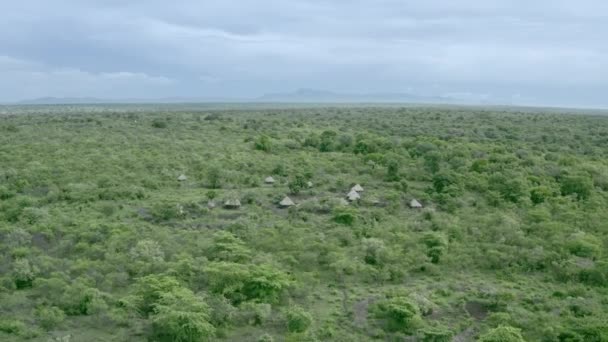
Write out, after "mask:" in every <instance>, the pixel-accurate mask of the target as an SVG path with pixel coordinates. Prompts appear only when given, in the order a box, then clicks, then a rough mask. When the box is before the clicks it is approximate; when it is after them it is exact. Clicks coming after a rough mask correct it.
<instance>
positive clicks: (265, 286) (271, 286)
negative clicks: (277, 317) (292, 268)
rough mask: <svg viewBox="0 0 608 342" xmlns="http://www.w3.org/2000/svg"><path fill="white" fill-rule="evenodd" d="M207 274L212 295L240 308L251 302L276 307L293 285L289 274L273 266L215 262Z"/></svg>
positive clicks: (206, 271)
mask: <svg viewBox="0 0 608 342" xmlns="http://www.w3.org/2000/svg"><path fill="white" fill-rule="evenodd" d="M205 273H206V275H207V279H208V282H209V286H210V289H211V291H213V292H216V293H219V294H222V295H224V296H225V297H226V298H228V299H230V300H231V301H232V302H233V303H236V304H238V303H240V302H243V301H247V300H255V301H259V302H264V303H275V302H276V301H277V300H278V299H279V295H280V294H281V293H282V292H283V291H284V290H286V289H287V288H288V287H289V286H290V285H291V280H290V279H289V278H288V276H287V275H286V274H285V273H283V272H281V271H279V270H277V269H275V268H274V267H272V266H270V265H243V264H236V263H231V262H224V261H222V262H213V263H210V264H209V265H208V266H207V267H206V269H205Z"/></svg>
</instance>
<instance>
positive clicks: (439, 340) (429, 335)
mask: <svg viewBox="0 0 608 342" xmlns="http://www.w3.org/2000/svg"><path fill="white" fill-rule="evenodd" d="M421 335H422V342H450V341H452V337H453V334H452V332H451V331H450V330H448V329H447V328H444V327H426V328H424V329H422V331H421Z"/></svg>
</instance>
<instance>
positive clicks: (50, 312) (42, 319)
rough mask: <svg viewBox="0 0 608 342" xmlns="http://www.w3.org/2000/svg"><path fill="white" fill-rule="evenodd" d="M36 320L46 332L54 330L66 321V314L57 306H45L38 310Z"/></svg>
mask: <svg viewBox="0 0 608 342" xmlns="http://www.w3.org/2000/svg"><path fill="white" fill-rule="evenodd" d="M36 319H37V320H38V322H39V323H40V326H41V327H43V328H44V329H46V330H53V329H54V328H56V327H57V326H59V325H60V324H61V323H62V322H63V321H64V320H65V313H64V312H63V310H61V309H60V308H58V307H56V306H50V307H48V306H43V307H40V308H38V310H36Z"/></svg>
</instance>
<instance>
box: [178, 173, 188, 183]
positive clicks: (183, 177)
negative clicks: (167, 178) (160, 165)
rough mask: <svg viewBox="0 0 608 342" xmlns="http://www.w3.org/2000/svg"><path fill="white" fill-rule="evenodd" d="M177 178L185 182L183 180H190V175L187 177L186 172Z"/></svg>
mask: <svg viewBox="0 0 608 342" xmlns="http://www.w3.org/2000/svg"><path fill="white" fill-rule="evenodd" d="M177 180H178V181H180V182H183V181H186V180H188V177H186V175H184V174H181V175H179V177H177Z"/></svg>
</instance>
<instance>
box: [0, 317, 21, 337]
mask: <svg viewBox="0 0 608 342" xmlns="http://www.w3.org/2000/svg"><path fill="white" fill-rule="evenodd" d="M26 329H27V327H26V325H25V324H24V323H23V322H21V321H18V320H16V319H5V318H1V319H0V331H2V332H5V333H7V334H14V335H19V334H21V333H23V332H24V331H25V330H26Z"/></svg>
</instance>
